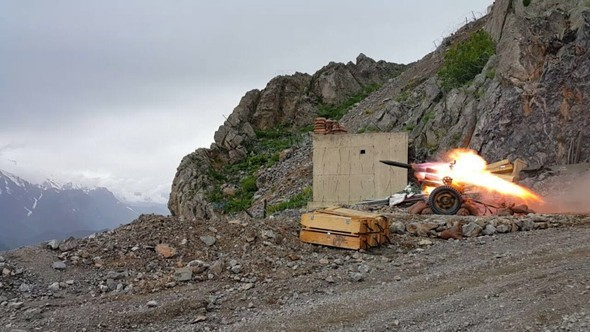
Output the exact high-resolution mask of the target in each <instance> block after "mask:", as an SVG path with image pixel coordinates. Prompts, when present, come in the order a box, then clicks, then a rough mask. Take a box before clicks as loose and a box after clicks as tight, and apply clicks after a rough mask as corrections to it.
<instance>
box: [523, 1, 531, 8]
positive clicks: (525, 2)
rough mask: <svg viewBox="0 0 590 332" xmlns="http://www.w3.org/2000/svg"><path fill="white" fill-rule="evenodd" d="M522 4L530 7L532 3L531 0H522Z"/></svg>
mask: <svg viewBox="0 0 590 332" xmlns="http://www.w3.org/2000/svg"><path fill="white" fill-rule="evenodd" d="M522 4H523V5H524V6H525V7H528V6H529V5H530V4H531V0H522Z"/></svg>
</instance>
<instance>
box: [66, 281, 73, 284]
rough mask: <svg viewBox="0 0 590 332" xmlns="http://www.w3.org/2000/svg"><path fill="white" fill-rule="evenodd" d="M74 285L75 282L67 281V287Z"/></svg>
mask: <svg viewBox="0 0 590 332" xmlns="http://www.w3.org/2000/svg"><path fill="white" fill-rule="evenodd" d="M73 284H74V280H66V285H73Z"/></svg>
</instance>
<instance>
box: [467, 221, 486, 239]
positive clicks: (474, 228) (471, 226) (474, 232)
mask: <svg viewBox="0 0 590 332" xmlns="http://www.w3.org/2000/svg"><path fill="white" fill-rule="evenodd" d="M481 231H482V228H481V226H479V225H478V224H477V223H476V222H474V221H472V222H470V223H468V224H467V225H464V226H463V236H467V237H475V236H478V235H479V234H481Z"/></svg>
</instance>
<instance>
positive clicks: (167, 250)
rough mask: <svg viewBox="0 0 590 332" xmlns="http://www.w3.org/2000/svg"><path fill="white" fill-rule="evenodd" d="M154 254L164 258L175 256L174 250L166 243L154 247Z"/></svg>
mask: <svg viewBox="0 0 590 332" xmlns="http://www.w3.org/2000/svg"><path fill="white" fill-rule="evenodd" d="M156 252H157V253H158V254H160V255H161V256H162V257H164V258H172V257H174V256H176V249H175V248H174V247H172V246H170V245H168V244H166V243H160V244H158V245H157V246H156Z"/></svg>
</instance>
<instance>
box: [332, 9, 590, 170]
mask: <svg viewBox="0 0 590 332" xmlns="http://www.w3.org/2000/svg"><path fill="white" fill-rule="evenodd" d="M480 29H485V30H486V31H487V32H488V33H489V34H490V35H491V36H492V38H493V39H494V40H495V42H496V55H494V56H492V57H491V58H490V59H489V61H488V63H487V64H486V66H485V67H484V68H483V70H482V71H481V73H480V74H479V75H477V76H476V77H475V78H474V79H473V80H472V81H471V82H470V83H468V84H466V85H465V86H463V87H460V88H456V89H453V90H451V91H447V92H445V91H443V90H442V89H441V88H440V84H439V81H438V79H437V77H436V75H435V74H436V72H437V71H438V69H439V68H440V67H441V65H442V63H443V58H444V53H445V51H446V50H447V49H448V48H449V47H452V46H453V45H455V44H456V43H458V42H460V41H461V40H464V39H465V38H467V37H468V36H469V35H471V34H473V33H474V32H475V31H478V30H480ZM589 50H590V8H589V7H588V6H587V5H585V4H584V2H583V1H554V0H544V1H531V2H530V4H529V5H528V6H525V5H524V4H523V1H516V0H514V1H512V0H497V1H496V3H495V4H494V7H493V10H492V12H491V14H489V15H488V16H486V17H484V18H482V19H480V20H478V21H475V22H472V23H470V24H468V25H467V26H465V27H464V28H462V29H460V30H459V31H457V32H456V33H455V34H454V35H453V36H451V37H449V38H447V40H445V42H444V43H443V46H441V47H440V48H439V49H438V50H436V51H435V52H433V53H431V54H429V55H427V56H426V57H424V58H423V59H422V60H420V61H419V62H418V63H417V64H415V65H414V66H413V67H412V68H410V69H409V70H407V71H406V72H404V73H403V74H402V75H400V76H399V77H398V78H397V79H395V80H394V81H392V82H390V83H388V84H386V85H385V86H384V87H382V88H381V89H380V90H379V91H377V92H375V93H374V94H373V95H372V96H370V97H369V98H367V99H365V100H364V101H363V102H361V103H360V104H359V105H358V107H356V108H355V109H353V110H351V111H350V112H349V113H348V114H347V115H346V116H345V117H344V119H343V123H344V125H345V126H346V127H347V128H348V129H349V130H351V131H354V130H356V129H359V128H362V127H363V126H364V125H365V124H366V123H375V124H376V125H377V127H378V128H380V129H381V130H383V131H399V130H406V131H408V132H409V133H410V137H411V141H412V143H411V154H412V155H413V157H414V158H415V159H417V160H426V159H428V158H431V157H433V156H434V155H436V154H437V153H442V152H444V151H446V150H448V149H450V148H455V147H469V148H472V149H474V150H476V151H478V152H479V153H481V154H482V155H483V156H484V157H485V158H486V159H488V160H498V159H503V158H506V157H508V158H517V157H520V158H524V159H526V160H527V161H528V162H529V167H530V168H532V169H536V168H541V167H544V166H547V165H554V164H565V163H576V162H583V161H588V160H590V140H588V135H589V131H588V129H587V128H588V125H589V124H590V108H588V106H587V105H588V103H589V102H590V85H588V82H589V81H590V56H589V53H588V52H589ZM367 110H371V112H368V111H367Z"/></svg>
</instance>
